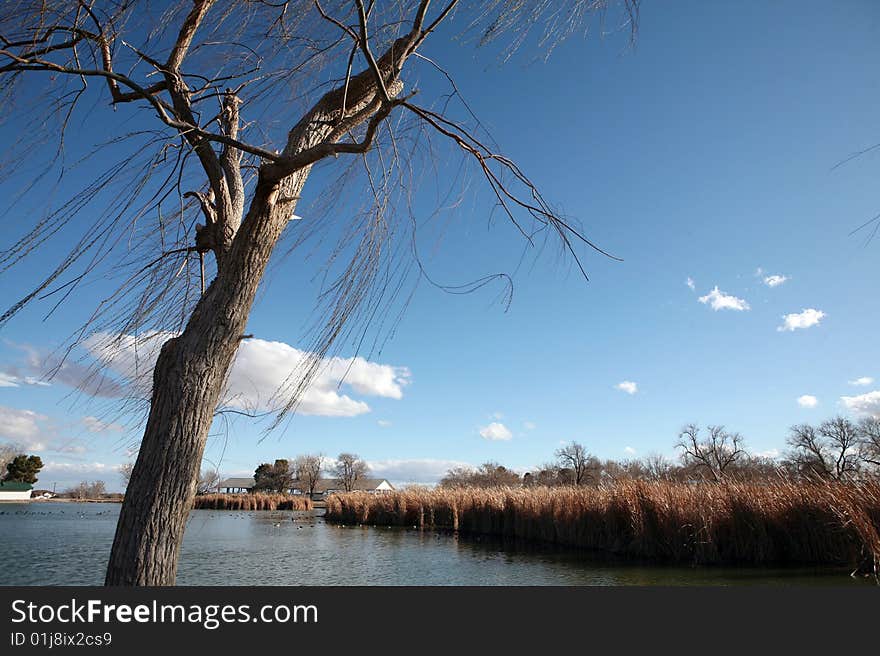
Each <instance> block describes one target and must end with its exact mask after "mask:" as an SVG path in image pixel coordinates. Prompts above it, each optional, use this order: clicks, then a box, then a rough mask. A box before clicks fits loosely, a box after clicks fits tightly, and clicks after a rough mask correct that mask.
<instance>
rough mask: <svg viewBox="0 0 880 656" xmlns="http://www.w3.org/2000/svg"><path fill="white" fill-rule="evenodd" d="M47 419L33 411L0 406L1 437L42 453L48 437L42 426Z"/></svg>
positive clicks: (45, 429)
mask: <svg viewBox="0 0 880 656" xmlns="http://www.w3.org/2000/svg"><path fill="white" fill-rule="evenodd" d="M47 419H48V417H46V416H45V415H41V414H38V413H36V412H34V411H33V410H20V409H18V408H10V407H7V406H4V405H0V437H5V438H7V439H10V440H15V441H16V442H19V443H21V444H22V445H23V446H25V447H27V448H28V449H30V450H32V451H42V450H43V449H45V448H46V437H48V435H47V428H46V427H45V426H43V425H41V424H42V423H43V422H45V421H46V420H47Z"/></svg>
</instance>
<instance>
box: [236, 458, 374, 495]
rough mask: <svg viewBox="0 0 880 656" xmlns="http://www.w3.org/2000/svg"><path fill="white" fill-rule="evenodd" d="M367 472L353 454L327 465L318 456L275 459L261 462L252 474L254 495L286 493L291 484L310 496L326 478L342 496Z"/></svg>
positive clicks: (326, 461)
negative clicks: (333, 482) (338, 489)
mask: <svg viewBox="0 0 880 656" xmlns="http://www.w3.org/2000/svg"><path fill="white" fill-rule="evenodd" d="M369 473H370V468H369V466H368V465H367V463H366V461H365V460H363V459H362V458H361V457H360V456H358V455H357V454H354V453H340V454H339V455H338V456H337V457H336V459H335V460H332V461H329V462H328V459H327V458H326V457H325V456H324V455H323V454H320V453H317V454H303V455H299V456H297V457H296V458H293V459H291V460H288V459H278V460H276V461H275V462H274V463H268V462H264V463H262V464H261V465H259V466H258V467H257V468H256V470H255V471H254V488H253V490H254V491H255V492H287V491H288V490H290V489H291V488H292V487H294V484H296V485H298V486H299V487H300V489H301V490H302V492H303V493H304V494H308V495H309V496H310V497H312V496H314V494H315V490H316V489H317V487H318V483H319V482H320V481H321V480H324V479H325V478H326V477H327V476H326V475H327V474H329V478H331V479H333V480H334V481H335V482H336V484H337V485H339V487H340V488H341V489H343V490H345V491H346V492H350V491H351V490H353V489H354V488H355V484H356V483H357V481H358V480H360V479H363V478H366V477H367V476H368V475H369Z"/></svg>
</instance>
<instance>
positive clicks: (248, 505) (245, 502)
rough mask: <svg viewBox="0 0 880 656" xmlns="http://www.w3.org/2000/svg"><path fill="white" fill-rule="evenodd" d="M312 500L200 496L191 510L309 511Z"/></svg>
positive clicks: (276, 496) (285, 496)
mask: <svg viewBox="0 0 880 656" xmlns="http://www.w3.org/2000/svg"><path fill="white" fill-rule="evenodd" d="M313 507H314V506H313V505H312V500H311V499H309V498H308V497H307V496H304V495H296V496H292V495H288V494H260V493H257V494H202V495H199V496H197V497H196V498H195V501H194V502H193V508H196V509H210V510H311V509H312V508H313Z"/></svg>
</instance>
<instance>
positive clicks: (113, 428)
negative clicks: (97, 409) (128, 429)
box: [82, 416, 125, 433]
mask: <svg viewBox="0 0 880 656" xmlns="http://www.w3.org/2000/svg"><path fill="white" fill-rule="evenodd" d="M82 423H83V425H84V426H85V427H86V430H87V431H89V432H90V433H103V432H119V431H121V430H125V426H123V425H122V424H114V423H111V422H107V421H101V420H100V419H98V418H97V417H91V416H90V417H83V418H82Z"/></svg>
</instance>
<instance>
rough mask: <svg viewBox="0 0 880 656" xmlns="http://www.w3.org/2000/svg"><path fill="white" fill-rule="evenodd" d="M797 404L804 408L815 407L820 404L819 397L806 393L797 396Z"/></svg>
mask: <svg viewBox="0 0 880 656" xmlns="http://www.w3.org/2000/svg"><path fill="white" fill-rule="evenodd" d="M797 404H798V405H799V406H800V407H802V408H815V407H816V406H817V405H819V399H817V398H816V397H815V396H813V395H812V394H804V395H803V396H799V397H798V398H797Z"/></svg>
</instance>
